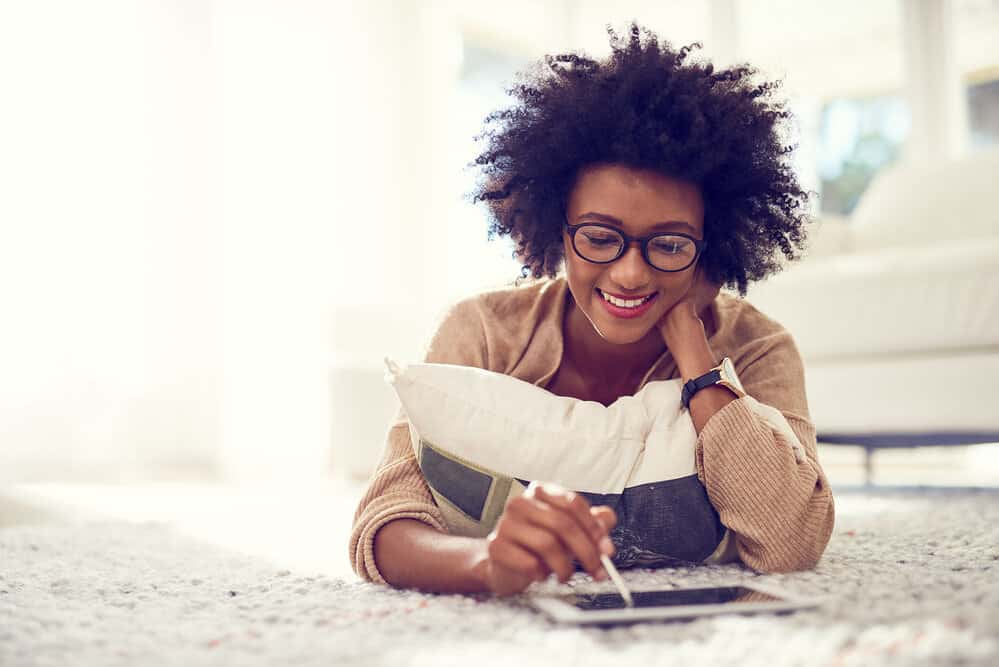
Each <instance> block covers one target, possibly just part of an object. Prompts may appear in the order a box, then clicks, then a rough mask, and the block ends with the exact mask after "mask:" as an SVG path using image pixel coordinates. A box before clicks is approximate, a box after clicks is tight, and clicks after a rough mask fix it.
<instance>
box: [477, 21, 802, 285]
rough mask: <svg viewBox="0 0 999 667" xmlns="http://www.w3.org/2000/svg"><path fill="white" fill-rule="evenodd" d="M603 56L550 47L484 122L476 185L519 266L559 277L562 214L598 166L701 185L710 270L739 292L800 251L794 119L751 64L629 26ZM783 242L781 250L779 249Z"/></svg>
mask: <svg viewBox="0 0 999 667" xmlns="http://www.w3.org/2000/svg"><path fill="white" fill-rule="evenodd" d="M607 31H608V33H609V35H610V43H611V49H612V52H611V54H610V56H609V57H608V58H606V59H605V60H601V61H598V60H593V59H590V58H587V57H585V56H583V55H579V54H575V53H567V54H559V55H550V56H546V57H545V58H544V60H543V62H539V63H538V64H537V65H536V66H535V67H534V68H532V69H529V70H528V71H526V72H524V73H522V74H521V75H520V78H519V79H518V81H517V82H516V83H515V85H514V86H513V87H512V88H511V89H509V90H508V91H507V92H508V93H509V94H510V95H512V96H513V97H514V98H515V100H516V103H515V104H513V105H512V106H510V107H508V108H505V109H501V110H499V111H495V112H493V113H491V114H490V115H489V116H487V117H486V119H485V130H484V132H483V133H482V134H481V135H480V136H479V137H477V139H479V140H482V141H485V142H486V146H485V150H483V152H482V153H481V154H480V155H479V156H478V157H477V158H476V160H475V162H474V163H473V166H477V167H478V168H479V169H480V170H481V171H480V179H479V185H478V186H477V187H476V189H475V191H473V192H472V193H471V197H472V200H473V201H474V202H484V203H485V205H486V206H487V207H488V210H489V213H490V226H489V237H490V238H494V237H495V236H496V235H500V236H509V237H510V238H511V239H512V240H513V241H514V243H515V245H516V251H515V253H514V254H515V257H517V258H518V260H519V261H521V262H522V263H523V267H522V271H521V273H522V275H523V276H524V277H527V276H533V277H535V278H541V277H542V276H549V277H554V276H555V275H556V273H557V271H558V269H559V268H560V266H561V263H562V260H563V259H564V248H563V244H562V235H561V232H562V226H563V213H564V207H565V204H566V201H567V200H568V196H569V194H570V192H571V190H572V188H573V186H574V184H575V182H576V178H577V176H578V174H579V171H580V170H581V169H582V168H584V167H586V166H588V165H592V164H600V163H603V164H622V165H626V166H629V167H632V168H636V169H651V170H655V171H657V172H660V173H663V174H665V175H668V176H671V177H673V178H678V179H682V180H686V181H690V182H693V183H694V184H696V185H697V186H698V187H699V188H700V191H701V195H702V197H703V199H704V205H705V213H704V236H705V239H704V240H705V241H706V242H707V248H706V250H705V252H704V255H703V256H702V259H701V262H703V268H704V270H705V272H706V274H707V276H708V277H709V278H710V279H711V280H713V281H714V282H716V283H719V284H721V285H725V286H729V287H734V288H735V289H737V290H738V291H739V293H740V294H742V295H745V293H746V287H747V285H748V283H750V282H752V281H756V280H761V279H763V278H765V277H766V276H768V275H770V274H772V273H774V272H776V271H778V270H779V269H780V268H781V263H782V262H781V257H780V255H781V254H783V255H784V256H785V257H786V258H787V259H789V260H793V259H797V257H798V251H800V250H801V249H802V248H803V244H804V230H803V226H804V224H805V223H806V222H807V220H808V216H809V214H808V203H809V193H807V192H806V191H804V190H803V189H802V188H801V186H800V185H799V183H798V180H797V178H796V176H795V174H794V172H793V170H792V168H791V166H790V164H789V161H790V153H791V152H792V150H793V146H787V145H785V144H783V143H782V137H783V135H784V134H785V132H786V130H785V128H784V125H785V122H786V121H787V120H788V119H789V118H790V117H791V116H790V113H789V112H788V111H787V109H786V107H785V104H784V102H782V101H774V100H772V99H771V97H772V95H773V92H774V90H775V89H776V88H777V87H778V86H779V83H780V82H779V81H778V82H762V83H754V79H755V78H756V75H757V74H758V72H757V70H756V69H754V68H752V67H749V66H747V65H743V66H737V67H732V68H729V69H722V70H716V69H715V68H714V66H713V65H712V64H710V63H709V62H693V61H691V60H690V59H688V56H689V55H690V53H691V51H693V50H694V49H696V48H700V46H701V45H700V44H699V43H695V44H692V45H690V46H686V47H684V48H681V49H679V50H678V51H677V50H674V49H673V48H672V47H671V46H670V44H669V43H668V42H665V41H660V39H659V38H658V37H657V36H656V35H655V34H654V33H653V32H651V31H649V30H646V29H644V28H640V27H639V26H638V25H637V24H634V23H632V24H631V26H630V35H628V36H627V37H624V38H622V37H621V36H619V35H618V34H617V33H616V32H615V31H614V30H613V29H612V28H610V27H608V29H607ZM778 251H779V252H778Z"/></svg>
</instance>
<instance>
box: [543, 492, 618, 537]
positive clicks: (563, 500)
mask: <svg viewBox="0 0 999 667" xmlns="http://www.w3.org/2000/svg"><path fill="white" fill-rule="evenodd" d="M536 496H537V497H538V498H540V499H541V500H543V501H544V502H546V503H548V504H549V505H553V506H555V507H558V508H561V509H563V510H565V511H567V512H569V513H570V514H571V515H572V516H573V517H574V518H575V519H576V521H578V522H579V525H580V526H581V527H582V528H583V530H585V531H586V532H587V533H589V535H590V537H591V539H592V540H593V541H594V542H599V541H600V538H601V537H603V536H604V535H606V531H605V530H604V529H603V526H602V525H600V522H598V521H597V520H596V518H595V517H594V516H593V515H592V514H591V513H590V503H589V502H587V500H586V498H584V497H583V496H582V495H580V494H578V493H576V492H575V491H569V490H566V489H563V488H562V487H560V486H557V485H551V484H543V485H541V486H539V487H538V489H537V491H536Z"/></svg>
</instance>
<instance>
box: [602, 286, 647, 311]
mask: <svg viewBox="0 0 999 667" xmlns="http://www.w3.org/2000/svg"><path fill="white" fill-rule="evenodd" d="M600 294H601V296H603V297H604V299H606V300H607V301H608V302H610V303H613V304H614V305H615V306H617V307H619V308H635V307H637V306H640V305H642V304H643V303H645V302H646V301H648V300H649V299H651V298H652V297H653V296H655V294H650V295H648V296H647V297H645V298H644V299H629V300H627V301H626V300H624V299H618V298H617V297H615V296H611V295H610V294H608V293H607V292H604V291H603V290H600Z"/></svg>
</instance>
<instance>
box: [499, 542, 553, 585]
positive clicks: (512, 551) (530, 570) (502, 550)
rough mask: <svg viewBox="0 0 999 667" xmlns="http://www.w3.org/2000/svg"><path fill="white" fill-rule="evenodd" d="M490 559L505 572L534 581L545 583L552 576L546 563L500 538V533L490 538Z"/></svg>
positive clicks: (514, 543)
mask: <svg viewBox="0 0 999 667" xmlns="http://www.w3.org/2000/svg"><path fill="white" fill-rule="evenodd" d="M489 557H490V558H491V559H492V560H493V561H494V562H495V563H496V564H497V565H499V566H500V567H501V568H503V569H504V570H509V571H511V572H514V573H515V574H519V575H521V576H523V577H526V578H528V579H531V580H533V581H543V580H544V579H546V578H547V577H548V575H549V574H551V570H550V569H549V568H548V566H547V565H545V563H544V561H542V560H541V559H540V558H538V557H537V556H535V555H534V554H532V553H531V552H530V551H528V550H527V549H524V548H523V547H522V546H520V545H519V544H517V543H516V542H512V541H510V540H509V539H506V538H501V537H499V535H498V533H497V534H496V535H494V536H490V540H489Z"/></svg>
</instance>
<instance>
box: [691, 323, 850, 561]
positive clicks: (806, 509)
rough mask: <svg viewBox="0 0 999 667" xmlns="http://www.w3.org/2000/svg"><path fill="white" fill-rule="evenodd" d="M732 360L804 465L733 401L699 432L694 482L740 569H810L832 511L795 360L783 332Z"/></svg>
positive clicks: (801, 374)
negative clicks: (730, 537) (786, 430)
mask: <svg viewBox="0 0 999 667" xmlns="http://www.w3.org/2000/svg"><path fill="white" fill-rule="evenodd" d="M738 357H739V359H738V361H737V360H736V359H733V362H735V363H736V371H737V373H738V374H739V377H740V379H741V380H742V383H743V387H744V388H745V389H746V392H747V393H748V394H749V395H750V396H752V397H754V398H755V399H757V400H758V401H760V402H761V403H766V404H768V405H771V406H773V407H775V408H777V409H778V410H780V411H781V413H782V414H783V415H784V417H785V419H787V422H788V425H790V427H791V430H792V431H793V432H794V433H795V435H796V436H797V438H798V441H799V442H800V443H801V445H802V447H803V448H804V450H805V457H804V460H803V461H800V462H798V461H797V460H796V458H795V455H794V451H793V449H792V446H791V443H790V442H788V441H787V439H786V437H785V436H784V435H782V434H781V433H780V432H779V431H778V430H776V429H774V428H771V426H770V425H769V424H768V423H767V421H765V420H764V419H763V418H762V417H760V416H759V415H758V414H756V413H755V412H754V411H753V410H752V409H751V408H750V407H749V405H748V403H747V401H746V400H745V399H739V400H736V401H732V402H731V403H729V404H728V405H726V406H725V407H724V408H722V409H721V410H719V411H718V412H717V413H715V414H714V415H713V416H712V417H711V419H709V420H708V422H707V424H705V426H704V428H703V429H702V430H701V432H700V434H699V436H698V441H697V448H696V452H695V461H696V464H697V472H698V476H699V477H700V479H701V481H702V482H703V483H704V485H705V488H706V490H707V493H708V498H709V499H710V500H711V504H712V505H714V507H715V509H716V510H717V511H718V514H719V517H720V519H721V522H722V523H723V524H724V525H725V526H727V527H728V528H729V529H730V530H731V531H732V532H733V533H735V537H736V546H737V550H738V554H739V557H740V559H741V560H742V562H743V563H745V564H746V565H748V566H749V567H751V568H753V569H754V570H758V571H761V572H789V571H794V570H804V569H809V568H812V567H814V566H815V565H816V564H817V563H818V561H819V558H820V557H821V556H822V553H823V551H824V550H825V548H826V545H827V544H828V542H829V537H830V535H831V534H832V530H833V522H834V520H835V510H834V503H833V497H832V491H831V489H830V488H829V482H828V480H827V479H826V476H825V473H824V472H823V471H822V467H821V466H820V465H819V461H818V454H817V448H816V440H815V428H814V426H813V425H812V423H811V421H810V420H809V419H808V418H807V416H802V414H799V413H801V412H803V413H804V414H805V415H807V405H806V402H805V389H804V371H803V368H802V364H801V359H800V357H799V356H798V352H797V349H796V348H795V346H794V343H793V341H792V340H791V337H790V336H789V335H788V334H786V333H781V334H779V335H775V336H771V337H768V338H767V339H764V340H761V341H756V342H755V343H754V344H753V349H751V350H743V351H741V353H740V354H739V355H738ZM740 363H741V364H742V366H743V367H742V368H740ZM788 406H794V407H795V408H796V409H797V411H798V412H799V413H796V412H792V411H790V410H788Z"/></svg>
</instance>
